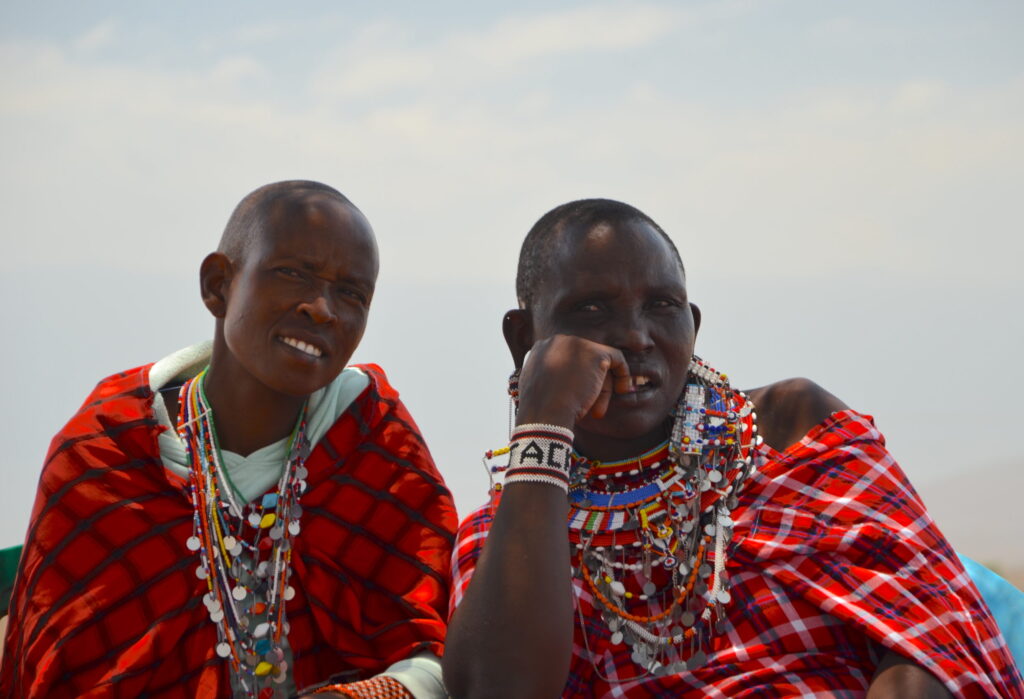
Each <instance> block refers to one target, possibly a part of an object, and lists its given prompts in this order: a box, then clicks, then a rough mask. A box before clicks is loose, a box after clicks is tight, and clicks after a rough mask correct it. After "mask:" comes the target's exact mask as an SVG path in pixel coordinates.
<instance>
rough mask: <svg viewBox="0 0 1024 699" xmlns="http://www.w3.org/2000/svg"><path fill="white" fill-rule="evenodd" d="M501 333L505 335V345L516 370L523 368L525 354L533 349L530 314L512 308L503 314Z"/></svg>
mask: <svg viewBox="0 0 1024 699" xmlns="http://www.w3.org/2000/svg"><path fill="white" fill-rule="evenodd" d="M501 332H502V333H503V334H504V335H505V344H506V345H508V350H509V352H511V353H512V362H513V363H514V364H515V366H516V369H517V370H518V369H522V368H523V360H524V359H525V358H526V353H527V352H529V351H530V348H531V347H533V319H532V318H531V317H530V312H529V311H527V310H525V309H522V308H514V309H512V310H511V311H509V312H508V313H506V314H505V317H504V318H503V319H502V321H501Z"/></svg>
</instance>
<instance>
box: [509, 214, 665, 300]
mask: <svg viewBox="0 0 1024 699" xmlns="http://www.w3.org/2000/svg"><path fill="white" fill-rule="evenodd" d="M636 222H642V223H647V224H649V225H650V226H651V227H652V228H654V230H656V231H657V232H658V233H659V234H660V235H661V237H662V238H664V240H665V242H666V243H668V246H669V249H671V251H672V253H673V254H674V255H675V258H676V260H678V261H679V267H680V269H683V260H682V258H681V257H680V256H679V250H677V249H676V246H675V243H673V242H672V239H671V238H669V237H668V234H667V233H665V231H664V230H662V228H661V226H659V225H658V224H657V223H655V221H654V219H652V218H651V217H650V216H648V215H647V214H645V213H644V212H643V211H641V210H640V209H637V208H636V207H634V206H630V205H629V204H624V203H622V202H621V201H615V200H613V199H580V200H578V201H571V202H569V203H568V204H562V205H561V206H557V207H555V208H554V209H552V210H551V211H549V212H547V213H546V214H544V215H543V216H541V217H540V220H539V221H537V223H535V224H533V228H531V229H530V232H529V233H527V234H526V239H525V240H524V241H523V247H522V248H521V249H520V251H519V269H518V271H517V273H516V296H517V298H518V300H519V307H520V308H529V307H530V306H531V305H532V304H533V300H534V297H535V296H536V293H537V287H538V286H539V285H540V282H541V280H542V279H544V278H545V277H546V276H547V273H548V265H547V261H548V259H549V258H550V257H551V255H552V250H553V248H554V245H555V243H556V242H557V241H558V240H560V239H561V238H562V236H563V234H564V235H585V234H586V233H588V232H589V231H591V230H592V229H593V228H595V227H596V226H599V225H602V224H605V225H608V226H611V227H612V228H618V227H619V226H621V225H625V224H631V223H636ZM684 274H685V269H684Z"/></svg>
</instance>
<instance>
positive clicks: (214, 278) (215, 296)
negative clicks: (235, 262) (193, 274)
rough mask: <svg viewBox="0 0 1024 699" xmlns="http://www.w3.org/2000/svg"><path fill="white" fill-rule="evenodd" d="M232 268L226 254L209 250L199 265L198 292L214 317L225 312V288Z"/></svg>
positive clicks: (226, 303) (222, 315)
mask: <svg viewBox="0 0 1024 699" xmlns="http://www.w3.org/2000/svg"><path fill="white" fill-rule="evenodd" d="M233 272H234V269H233V267H232V265H231V260H229V259H228V257H227V255H225V254H224V253H220V252H211V253H210V254H209V255H207V256H206V258H205V259H204V260H203V263H202V264H201V265H200V266H199V294H200V296H202V299H203V304H204V305H205V306H206V308H207V309H208V310H209V311H210V313H211V314H213V317H214V318H223V317H224V316H225V315H226V314H227V308H228V301H227V289H228V285H229V284H230V283H231V277H232V274H233Z"/></svg>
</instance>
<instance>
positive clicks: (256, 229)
mask: <svg viewBox="0 0 1024 699" xmlns="http://www.w3.org/2000/svg"><path fill="white" fill-rule="evenodd" d="M312 198H325V199H333V200H335V201H337V202H338V203H340V204H344V205H345V206H347V207H349V208H351V209H353V210H355V211H359V209H358V208H357V207H356V206H355V204H353V203H352V202H351V201H349V200H348V197H346V196H345V195H344V194H342V193H341V192H339V191H338V190H336V189H334V188H333V187H329V186H327V185H325V184H322V183H320V182H313V181H312V180H286V181H284V182H274V183H272V184H268V185H264V186H262V187H260V188H259V189H256V190H254V191H252V192H250V193H249V194H248V195H246V197H245V198H244V199H242V201H240V202H238V206H236V207H235V210H234V211H233V212H232V213H231V218H229V219H228V224H227V226H225V227H224V233H223V234H222V235H221V238H220V244H219V245H218V246H217V252H221V253H223V254H224V255H226V256H227V257H228V259H229V260H231V261H232V262H234V263H235V264H242V262H243V261H244V260H245V256H246V254H247V253H248V252H249V250H250V248H251V247H252V246H253V244H254V243H255V242H256V241H258V240H259V239H260V236H262V235H263V233H264V232H265V231H266V229H267V224H268V223H270V222H272V221H273V220H283V219H284V218H287V216H288V215H289V214H290V213H291V212H295V211H298V210H299V209H300V208H301V207H303V206H305V205H306V204H307V203H308V202H309V200H310V199H312Z"/></svg>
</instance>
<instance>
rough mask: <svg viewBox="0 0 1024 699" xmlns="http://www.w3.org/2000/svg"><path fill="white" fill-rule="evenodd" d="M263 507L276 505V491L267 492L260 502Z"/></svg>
mask: <svg viewBox="0 0 1024 699" xmlns="http://www.w3.org/2000/svg"><path fill="white" fill-rule="evenodd" d="M261 504H262V505H263V507H265V508H266V507H277V493H267V494H266V495H264V496H263V501H262V502H261Z"/></svg>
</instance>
